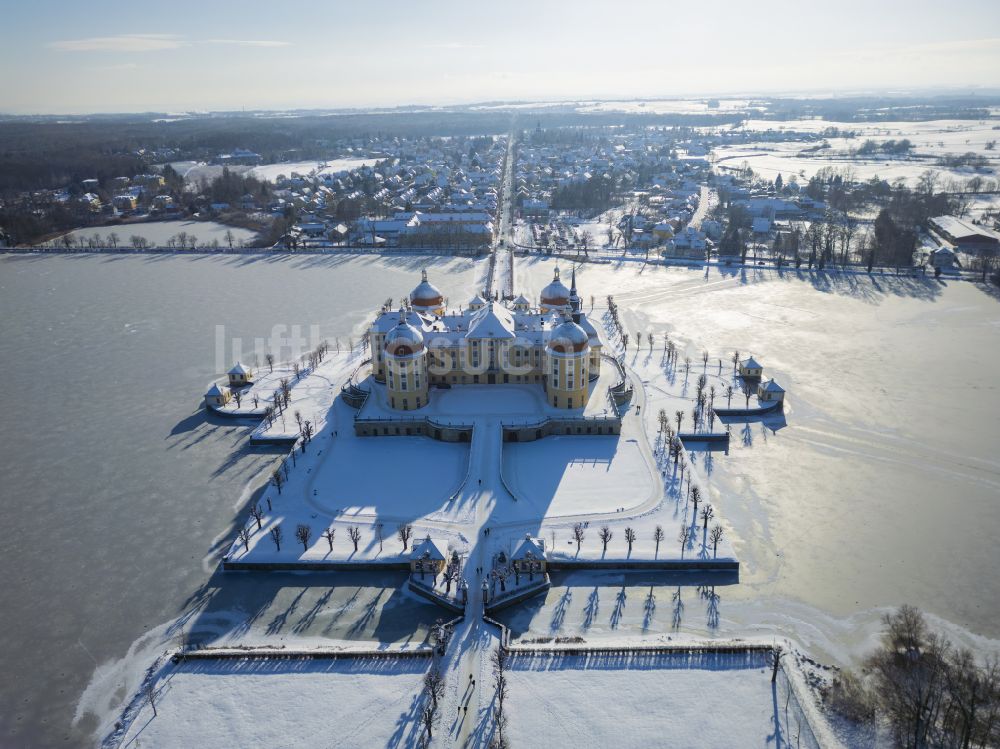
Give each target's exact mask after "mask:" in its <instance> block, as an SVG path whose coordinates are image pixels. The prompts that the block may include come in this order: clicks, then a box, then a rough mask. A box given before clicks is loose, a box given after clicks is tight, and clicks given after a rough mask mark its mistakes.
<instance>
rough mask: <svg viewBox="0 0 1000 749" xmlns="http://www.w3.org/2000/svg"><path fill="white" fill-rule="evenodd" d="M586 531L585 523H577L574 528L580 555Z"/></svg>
mask: <svg viewBox="0 0 1000 749" xmlns="http://www.w3.org/2000/svg"><path fill="white" fill-rule="evenodd" d="M583 537H584V529H583V523H576V524H575V525H574V526H573V540H574V541H576V553H577V554H579V553H580V544H582V543H583Z"/></svg>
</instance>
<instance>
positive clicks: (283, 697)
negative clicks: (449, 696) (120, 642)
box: [120, 658, 428, 749]
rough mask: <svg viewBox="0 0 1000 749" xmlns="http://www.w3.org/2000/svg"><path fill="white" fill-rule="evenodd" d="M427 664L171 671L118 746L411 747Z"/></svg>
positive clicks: (228, 664)
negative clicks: (152, 704)
mask: <svg viewBox="0 0 1000 749" xmlns="http://www.w3.org/2000/svg"><path fill="white" fill-rule="evenodd" d="M427 667H428V660H427V659H424V658H400V659H386V660H381V659H380V660H374V659H358V660H350V659H345V660H232V661H189V662H185V663H181V664H179V665H176V666H171V665H168V666H167V667H166V668H165V670H164V672H163V673H162V674H161V676H160V678H159V679H158V680H157V681H156V682H155V684H154V689H155V692H154V694H155V696H154V700H155V703H156V715H155V716H154V714H153V710H152V708H151V707H150V706H149V704H148V703H145V704H143V705H142V707H141V709H140V710H139V711H138V712H137V714H136V715H134V717H133V720H132V723H131V725H130V726H129V729H128V731H127V733H126V735H125V738H124V740H123V741H122V742H121V744H120V746H121V747H125V748H127V749H139V748H140V747H180V746H189V747H199V748H202V749H213V748H214V747H233V746H242V747H249V746H260V747H305V746H337V747H345V748H346V747H358V748H359V749H362V748H364V749H367V747H374V746H387V747H388V746H392V747H412V746H416V745H417V739H418V735H419V732H420V725H419V711H420V708H421V705H422V702H421V694H420V687H421V680H422V678H423V675H424V672H425V671H426V670H427Z"/></svg>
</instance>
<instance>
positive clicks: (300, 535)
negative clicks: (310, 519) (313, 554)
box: [295, 523, 312, 551]
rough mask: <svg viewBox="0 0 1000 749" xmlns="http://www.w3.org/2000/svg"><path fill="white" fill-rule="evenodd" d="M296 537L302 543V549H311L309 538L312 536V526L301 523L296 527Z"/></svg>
mask: <svg viewBox="0 0 1000 749" xmlns="http://www.w3.org/2000/svg"><path fill="white" fill-rule="evenodd" d="M295 538H296V539H298V542H299V543H300V544H302V551H307V550H308V549H309V539H311V538H312V528H310V527H309V526H308V525H306V524H305V523H299V524H298V525H297V526H296V527H295Z"/></svg>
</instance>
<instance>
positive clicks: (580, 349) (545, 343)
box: [369, 268, 601, 411]
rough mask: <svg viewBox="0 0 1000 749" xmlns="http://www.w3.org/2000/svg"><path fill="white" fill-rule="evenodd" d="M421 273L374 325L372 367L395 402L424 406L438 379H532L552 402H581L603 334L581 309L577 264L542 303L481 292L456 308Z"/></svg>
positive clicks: (574, 405)
mask: <svg viewBox="0 0 1000 749" xmlns="http://www.w3.org/2000/svg"><path fill="white" fill-rule="evenodd" d="M422 275H423V277H422V279H421V281H420V284H419V285H418V286H417V287H416V288H415V289H414V290H413V291H412V292H411V293H410V296H409V304H408V305H404V306H402V307H400V309H399V310H392V309H389V308H388V307H385V308H383V309H382V311H381V312H380V313H379V315H378V317H377V318H376V319H375V321H374V323H373V324H372V326H371V329H370V331H369V338H370V343H371V350H372V373H373V375H374V377H375V379H376V380H378V381H379V382H383V383H385V385H386V389H387V396H388V402H389V405H390V407H392V408H393V409H396V410H400V411H412V410H414V409H419V408H422V407H424V406H426V405H427V403H428V401H429V399H430V397H431V396H430V389H431V387H433V386H437V387H450V386H452V385H471V384H481V385H494V384H514V383H522V384H523V383H535V384H538V385H541V387H542V388H543V389H544V391H545V395H546V400H547V401H548V403H549V405H551V406H553V407H555V408H562V409H567V410H571V409H582V408H584V406H585V405H586V403H587V398H588V396H589V389H588V385H589V383H590V382H591V381H592V380H596V379H597V377H598V375H599V373H600V364H601V340H600V337H599V336H598V334H597V329H596V328H595V327H594V325H593V324H592V323H591V322H590V320H589V319H588V318H587V315H586V313H584V312H583V310H582V305H581V302H580V297H579V295H578V294H577V290H576V271H575V270H574V271H573V277H572V281H571V284H570V288H568V289H567V288H566V285H565V284H564V283H563V282H562V281H561V280H560V278H559V269H558V268H557V269H556V271H555V275H554V277H553V279H552V282H551V283H550V284H549V285H548V286H546V287H545V288H544V289H542V293H541V295H540V298H539V300H538V302H539V303H538V306H537V307H533V306H532V304H531V302H530V301H529V300H528V299H526V298H525V297H524V296H519V297H517V298H516V299H513V300H511V301H509V302H505V301H498V300H493V299H489V300H488V299H484V298H483V297H481V296H479V295H478V294H477V295H476V296H475V297H473V299H472V300H471V301H470V302H469V305H468V307H466V308H464V309H460V310H459V311H458V312H457V313H456V312H454V311H448V310H447V309H446V303H445V299H444V297H443V295H442V294H441V292H440V291H439V290H438V289H437V287H435V286H434V285H433V284H432V283H431V282H430V281H428V280H427V272H426V271H424V272H423V274H422Z"/></svg>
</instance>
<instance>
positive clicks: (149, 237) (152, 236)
mask: <svg viewBox="0 0 1000 749" xmlns="http://www.w3.org/2000/svg"><path fill="white" fill-rule="evenodd" d="M227 231H230V232H232V233H233V244H234V245H237V244H239V243H241V242H250V241H251V240H253V238H254V237H255V236H256V234H255V233H254V232H252V231H250V230H249V229H241V228H240V227H238V226H226V225H225V224H220V223H217V222H215V221H145V222H142V223H138V224H119V225H117V226H88V227H85V228H82V229H74V230H73V231H70V232H67V234H69V235H70V236H71V237H72V238H73V240H74V241H78V240H79V239H81V238H82V239H83V240H84V241H87V240H90V239H91V238H92V237H93V236H94V235H95V234H97V235H99V236H100V237H101V240H102V242H103V244H102V246H105V245H107V244H108V243H107V237H108V235H109V234H111V233H114V234H117V235H118V246H119V247H130V246H131V245H132V242H131V237H133V236H138V237H143V238H145V240H146V241H147V242H149V244H150V245H152V246H154V247H166V246H167V240H169V239H170V238H171V237H175V236H177V235H178V234H180V233H181V232H184V233H186V234H187V235H188V240H187V241H188V245H190V243H191V239H190V238H191V237H195V238H196V242H197V245H198V246H199V247H201V246H202V245H208V244H211V243H212V242H213V241H218V243H219V246H220V247H228V246H229V243H228V242H227V241H226V232H227ZM60 241H62V240H61V236H60V238H57V239H55V240H52V242H53V243H55V244H58V243H59V242H60Z"/></svg>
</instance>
